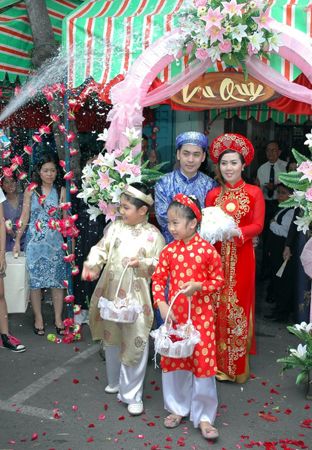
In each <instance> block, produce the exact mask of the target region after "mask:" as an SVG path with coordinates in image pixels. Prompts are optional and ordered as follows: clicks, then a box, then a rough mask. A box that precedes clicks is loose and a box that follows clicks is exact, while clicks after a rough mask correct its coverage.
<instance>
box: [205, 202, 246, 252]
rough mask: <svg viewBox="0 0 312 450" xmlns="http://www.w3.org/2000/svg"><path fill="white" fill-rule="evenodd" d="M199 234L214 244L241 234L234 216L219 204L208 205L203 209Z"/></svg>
mask: <svg viewBox="0 0 312 450" xmlns="http://www.w3.org/2000/svg"><path fill="white" fill-rule="evenodd" d="M199 234H200V236H201V237H202V238H203V239H205V240H206V241H208V242H210V243H211V244H214V243H215V242H218V241H226V240H229V239H231V238H233V237H234V236H239V235H240V231H239V229H238V227H237V225H236V223H235V220H234V219H233V217H231V216H230V215H229V214H226V213H225V212H224V211H222V209H221V208H220V207H219V206H208V207H207V208H204V209H202V221H201V225H200V230H199Z"/></svg>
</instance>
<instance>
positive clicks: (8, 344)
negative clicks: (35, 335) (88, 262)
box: [0, 334, 26, 353]
mask: <svg viewBox="0 0 312 450" xmlns="http://www.w3.org/2000/svg"><path fill="white" fill-rule="evenodd" d="M0 347H3V348H7V349H8V350H11V351H12V352H15V353H22V352H24V351H25V350H26V347H25V345H23V344H21V341H20V340H19V339H17V338H16V337H14V336H11V335H10V334H1V339H0Z"/></svg>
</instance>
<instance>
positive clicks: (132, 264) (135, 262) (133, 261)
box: [128, 258, 140, 268]
mask: <svg viewBox="0 0 312 450" xmlns="http://www.w3.org/2000/svg"><path fill="white" fill-rule="evenodd" d="M139 264H140V262H139V260H138V258H130V259H129V262H128V267H134V268H136V267H139Z"/></svg>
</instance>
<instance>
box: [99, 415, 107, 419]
mask: <svg viewBox="0 0 312 450" xmlns="http://www.w3.org/2000/svg"><path fill="white" fill-rule="evenodd" d="M98 419H99V420H105V419H106V416H105V414H100V415H99V417H98Z"/></svg>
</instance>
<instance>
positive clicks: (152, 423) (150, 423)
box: [146, 422, 156, 427]
mask: <svg viewBox="0 0 312 450" xmlns="http://www.w3.org/2000/svg"><path fill="white" fill-rule="evenodd" d="M146 425H147V426H148V427H154V426H155V425H156V424H155V422H148V423H147V424H146Z"/></svg>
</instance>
